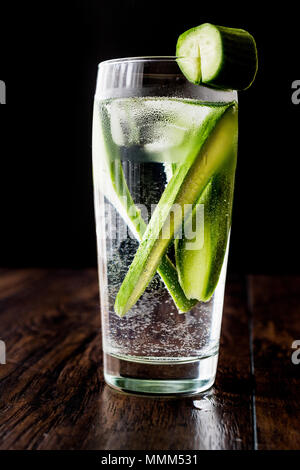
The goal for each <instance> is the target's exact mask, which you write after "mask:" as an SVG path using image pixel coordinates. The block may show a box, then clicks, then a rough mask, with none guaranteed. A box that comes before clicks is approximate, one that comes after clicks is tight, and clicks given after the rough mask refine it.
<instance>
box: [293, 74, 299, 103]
mask: <svg viewBox="0 0 300 470" xmlns="http://www.w3.org/2000/svg"><path fill="white" fill-rule="evenodd" d="M292 90H294V91H293V92H292V103H293V104H300V80H294V81H293V82H292Z"/></svg>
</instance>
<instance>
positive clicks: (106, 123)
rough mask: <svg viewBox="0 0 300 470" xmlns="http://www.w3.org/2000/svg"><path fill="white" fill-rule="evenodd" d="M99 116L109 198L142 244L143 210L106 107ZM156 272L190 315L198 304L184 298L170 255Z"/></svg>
mask: <svg viewBox="0 0 300 470" xmlns="http://www.w3.org/2000/svg"><path fill="white" fill-rule="evenodd" d="M99 113H100V116H98V119H99V117H101V120H99V121H100V122H98V120H96V116H97V114H98V111H97V108H95V114H94V124H95V125H96V124H97V126H98V129H100V131H102V135H101V137H102V139H101V144H102V146H103V147H102V152H101V155H104V156H105V159H106V166H107V168H108V172H109V176H110V178H108V179H107V181H105V184H106V185H109V186H108V188H109V190H108V191H107V192H106V197H108V196H110V199H111V201H110V202H111V203H112V204H113V205H114V207H115V208H116V210H118V212H119V214H120V215H121V217H122V218H123V219H124V221H125V222H126V223H127V225H128V227H129V228H130V230H131V231H132V232H133V234H134V236H135V237H136V239H137V240H138V241H140V240H141V239H142V236H143V234H144V232H145V230H146V223H145V221H144V219H143V218H142V215H141V212H140V210H139V209H137V208H136V206H135V203H134V201H133V199H132V196H131V193H130V191H129V188H128V186H127V183H126V179H125V176H124V173H123V168H122V164H121V158H120V152H119V148H118V146H117V145H116V144H115V143H114V142H113V140H112V137H111V133H110V120H109V116H108V113H107V111H106V110H105V108H104V107H102V108H100V111H99ZM102 126H103V129H102ZM94 134H96V133H94ZM99 153H100V152H99ZM95 167H96V165H94V168H95ZM157 271H158V273H159V275H160V277H161V278H162V280H163V281H164V283H165V286H166V288H167V290H168V292H169V294H170V295H171V297H172V298H173V300H174V302H175V304H176V306H177V308H178V309H179V310H180V311H182V312H188V311H189V310H190V309H191V308H192V307H193V306H194V305H195V304H196V303H197V301H196V300H193V299H192V300H189V299H187V298H186V296H185V295H184V292H183V290H182V287H181V286H180V283H179V279H178V274H177V270H176V267H175V266H174V264H173V263H172V261H171V260H170V259H169V258H168V256H167V255H165V256H164V257H163V258H162V260H161V263H160V265H159V266H158V268H157Z"/></svg>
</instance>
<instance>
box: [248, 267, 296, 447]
mask: <svg viewBox="0 0 300 470" xmlns="http://www.w3.org/2000/svg"><path fill="white" fill-rule="evenodd" d="M248 291H249V300H250V303H249V306H250V310H251V313H252V317H253V365H254V373H255V401H256V420H257V448H258V449H262V450H297V449H300V402H299V390H300V364H298V365H296V364H293V363H292V360H291V357H292V353H293V352H294V351H295V350H294V349H292V343H293V341H294V340H300V277H295V276H272V277H270V276H250V277H249V289H248ZM299 357H300V355H299Z"/></svg>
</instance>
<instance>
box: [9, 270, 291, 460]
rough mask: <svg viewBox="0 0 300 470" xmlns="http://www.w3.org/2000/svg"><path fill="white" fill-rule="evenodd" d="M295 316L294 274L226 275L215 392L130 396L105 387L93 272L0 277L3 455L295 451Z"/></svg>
mask: <svg viewBox="0 0 300 470" xmlns="http://www.w3.org/2000/svg"><path fill="white" fill-rule="evenodd" d="M299 313H300V278H299V277H268V276H248V277H247V278H246V279H232V280H230V281H228V282H227V287H226V300H225V307H224V320H223V327H222V341H221V353H220V360H219V368H218V375H217V380H216V384H215V386H214V388H213V390H211V391H209V392H208V393H206V394H203V395H199V396H196V397H195V396H194V397H193V398H181V399H167V398H146V397H142V396H129V395H125V394H122V393H118V392H116V391H114V390H112V389H111V388H109V387H108V386H107V385H105V384H104V382H103V375H102V366H101V337H100V316H99V312H98V285H97V274H96V271H95V270H93V269H89V270H81V271H80V270H77V271H76V270H42V269H28V270H1V271H0V339H1V340H3V341H5V343H6V348H7V359H6V361H7V363H6V364H5V365H3V364H2V365H0V449H109V450H124V449H126V450H138V449H143V450H149V451H150V450H169V449H172V450H196V449H300V419H299V418H300V416H299V411H300V402H299V398H298V394H299V389H300V387H299V386H300V364H299V365H296V364H293V363H292V361H291V356H292V353H293V352H294V351H295V350H293V349H292V347H291V346H292V343H293V341H294V340H297V339H298V340H300V321H299ZM298 357H299V359H300V352H299V356H298Z"/></svg>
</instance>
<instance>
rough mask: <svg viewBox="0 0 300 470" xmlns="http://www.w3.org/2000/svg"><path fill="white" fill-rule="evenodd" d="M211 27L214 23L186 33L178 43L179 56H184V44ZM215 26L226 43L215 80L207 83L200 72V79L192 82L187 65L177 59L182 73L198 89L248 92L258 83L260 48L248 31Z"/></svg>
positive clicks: (224, 43)
mask: <svg viewBox="0 0 300 470" xmlns="http://www.w3.org/2000/svg"><path fill="white" fill-rule="evenodd" d="M208 24H210V23H204V24H202V25H200V26H196V27H194V28H191V29H189V30H187V31H185V32H184V33H182V34H181V35H180V36H179V38H178V41H177V45H176V55H178V56H180V48H181V44H182V43H183V42H184V41H185V39H186V37H187V36H188V35H189V34H190V33H194V32H196V31H197V30H199V29H200V28H202V27H203V26H206V25H208ZM212 26H214V27H215V28H216V29H217V30H218V32H219V34H220V35H221V43H222V61H221V63H220V64H219V67H218V69H217V70H216V73H215V75H214V77H212V78H211V79H210V80H208V81H205V82H204V81H203V80H202V74H201V71H199V72H198V77H197V79H196V80H192V79H191V77H189V76H188V75H186V74H185V70H184V64H181V62H180V59H177V63H178V65H179V67H180V69H181V71H182V73H183V74H184V75H185V76H186V78H187V79H188V80H189V81H191V82H192V83H194V84H195V85H200V84H201V83H204V84H206V85H209V86H212V87H213V88H219V89H223V90H228V89H231V90H246V89H247V88H249V87H250V86H251V85H252V83H253V82H254V80H255V77H256V74H257V69H258V57H257V48H256V43H255V40H254V38H253V36H252V35H251V34H250V33H248V32H247V31H245V30H244V29H237V28H227V27H225V26H215V25H212ZM200 54H201V51H200ZM200 62H201V61H200ZM200 62H199V63H200ZM249 77H250V78H249Z"/></svg>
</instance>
